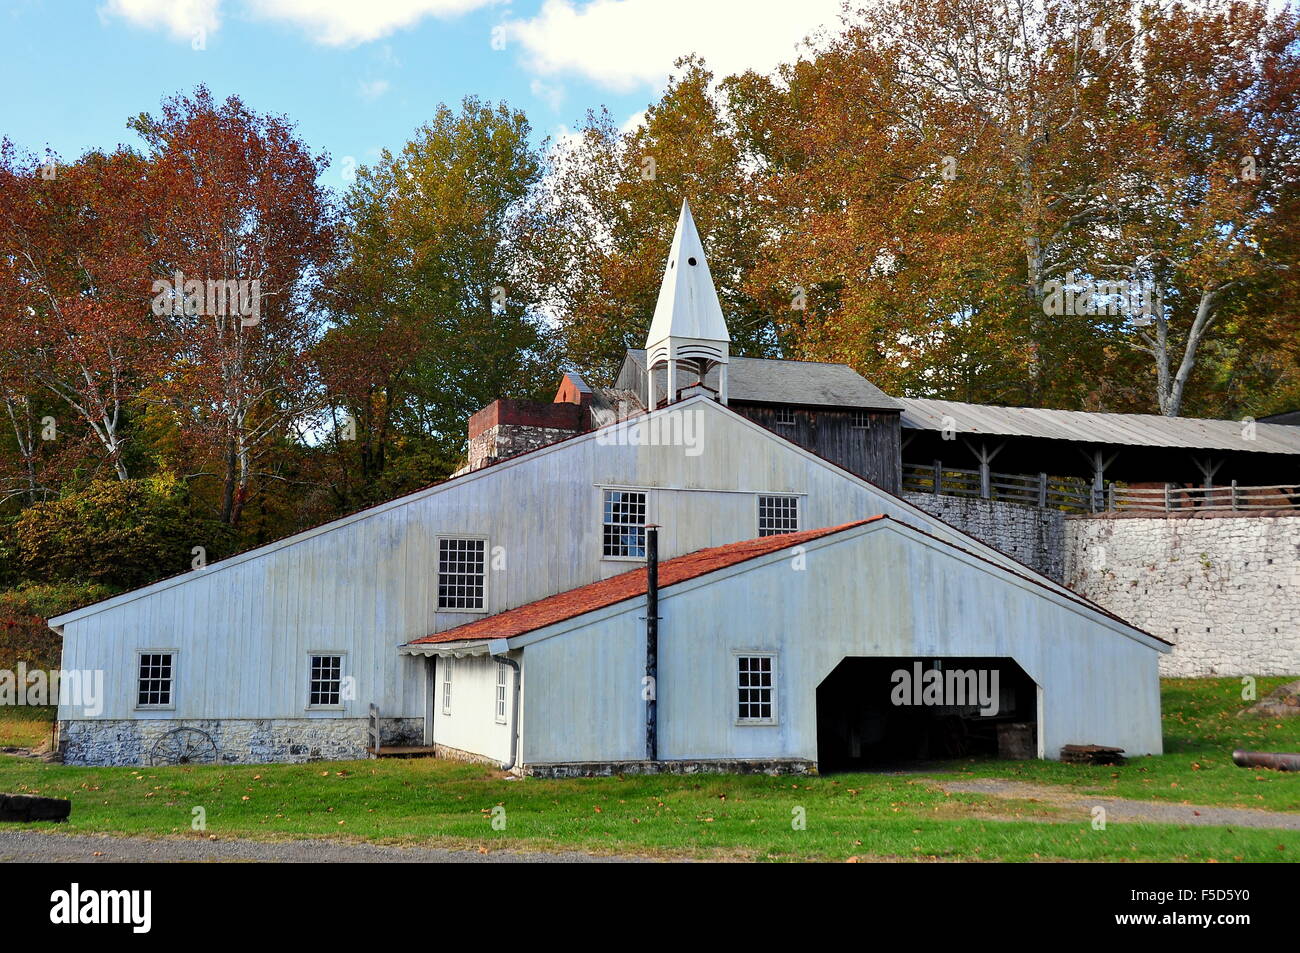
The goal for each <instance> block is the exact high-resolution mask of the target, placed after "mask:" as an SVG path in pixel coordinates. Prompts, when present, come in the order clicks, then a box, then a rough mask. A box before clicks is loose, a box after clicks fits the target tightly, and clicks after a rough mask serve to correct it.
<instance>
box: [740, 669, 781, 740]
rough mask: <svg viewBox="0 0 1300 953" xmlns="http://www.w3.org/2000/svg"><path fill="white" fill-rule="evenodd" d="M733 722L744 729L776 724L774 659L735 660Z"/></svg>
mask: <svg viewBox="0 0 1300 953" xmlns="http://www.w3.org/2000/svg"><path fill="white" fill-rule="evenodd" d="M736 721H737V722H740V723H743V724H748V725H770V724H774V723H775V722H776V657H775V656H773V655H757V654H756V655H737V656H736Z"/></svg>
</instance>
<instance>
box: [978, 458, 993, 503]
mask: <svg viewBox="0 0 1300 953" xmlns="http://www.w3.org/2000/svg"><path fill="white" fill-rule="evenodd" d="M990 482H991V481H990V479H989V462H988V460H987V459H983V458H981V460H980V499H982V500H987V499H988V498H989V490H990V487H989V483H990Z"/></svg>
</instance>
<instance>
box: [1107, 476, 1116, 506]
mask: <svg viewBox="0 0 1300 953" xmlns="http://www.w3.org/2000/svg"><path fill="white" fill-rule="evenodd" d="M1106 492H1107V495H1108V498H1109V502H1108V504H1107V507H1106V508H1107V509H1109V510H1110V511H1111V512H1114V511H1115V484H1114V483H1112V484H1111V485H1110V486H1108V487H1107V488H1106Z"/></svg>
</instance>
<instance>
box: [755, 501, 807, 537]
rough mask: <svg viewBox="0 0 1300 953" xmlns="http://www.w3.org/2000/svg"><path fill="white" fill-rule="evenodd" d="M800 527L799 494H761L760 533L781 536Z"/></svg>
mask: <svg viewBox="0 0 1300 953" xmlns="http://www.w3.org/2000/svg"><path fill="white" fill-rule="evenodd" d="M798 528H799V498H798V497H797V496H760V497H759V498H758V535H759V536H779V535H781V534H782V533H793V532H795V531H796V530H797V529H798Z"/></svg>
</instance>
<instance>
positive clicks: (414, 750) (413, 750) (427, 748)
mask: <svg viewBox="0 0 1300 953" xmlns="http://www.w3.org/2000/svg"><path fill="white" fill-rule="evenodd" d="M366 753H367V754H369V755H370V757H372V758H433V757H437V754H438V749H437V748H435V747H434V746H433V745H393V746H391V747H381V748H379V749H378V750H376V749H374V748H367V749H366Z"/></svg>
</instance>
